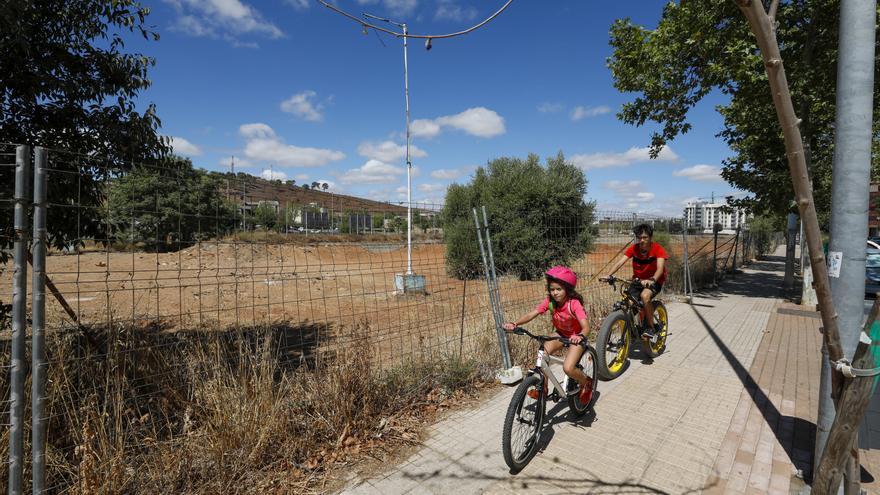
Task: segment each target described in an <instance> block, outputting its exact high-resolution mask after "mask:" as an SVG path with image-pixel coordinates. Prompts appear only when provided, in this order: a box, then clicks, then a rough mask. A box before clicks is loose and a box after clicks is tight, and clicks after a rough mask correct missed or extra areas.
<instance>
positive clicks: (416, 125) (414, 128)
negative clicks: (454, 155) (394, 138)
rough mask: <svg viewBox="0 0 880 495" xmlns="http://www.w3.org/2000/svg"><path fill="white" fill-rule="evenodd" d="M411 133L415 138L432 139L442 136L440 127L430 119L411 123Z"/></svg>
mask: <svg viewBox="0 0 880 495" xmlns="http://www.w3.org/2000/svg"><path fill="white" fill-rule="evenodd" d="M409 132H410V133H412V135H413V137H423V138H432V137H434V136H436V135H438V134H440V126H439V125H438V124H437V123H436V122H434V121H433V120H430V119H416V120H413V121H412V122H410V124H409Z"/></svg>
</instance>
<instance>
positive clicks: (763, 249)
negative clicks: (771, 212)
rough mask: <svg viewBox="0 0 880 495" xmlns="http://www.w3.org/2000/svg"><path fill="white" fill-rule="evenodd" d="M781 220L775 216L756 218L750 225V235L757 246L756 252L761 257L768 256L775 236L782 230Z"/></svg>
mask: <svg viewBox="0 0 880 495" xmlns="http://www.w3.org/2000/svg"><path fill="white" fill-rule="evenodd" d="M781 227H782V226H781V225H779V220H778V219H777V218H776V217H775V216H773V217H771V216H761V217H755V218H754V219H752V221H751V222H750V223H749V234H750V235H751V237H752V242H753V243H754V246H755V252H756V253H757V254H758V255H759V256H760V255H764V254H768V253H769V252H770V250H771V249H773V248H774V247H776V246H773V234H774V232H779V231H780V230H781Z"/></svg>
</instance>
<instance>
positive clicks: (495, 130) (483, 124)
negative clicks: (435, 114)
mask: <svg viewBox="0 0 880 495" xmlns="http://www.w3.org/2000/svg"><path fill="white" fill-rule="evenodd" d="M436 122H437V123H438V124H440V125H441V126H447V127H452V128H455V129H459V130H462V131H464V132H466V133H468V134H471V135H474V136H478V137H487V138H488V137H495V136H499V135H501V134H504V133H505V132H506V129H505V128H504V118H503V117H501V116H500V115H498V114H497V113H495V112H494V111H493V110H489V109H488V108H484V107H476V108H468V109H467V110H465V111H464V112H461V113H459V114H456V115H449V116H446V117H440V118H438V119H436Z"/></svg>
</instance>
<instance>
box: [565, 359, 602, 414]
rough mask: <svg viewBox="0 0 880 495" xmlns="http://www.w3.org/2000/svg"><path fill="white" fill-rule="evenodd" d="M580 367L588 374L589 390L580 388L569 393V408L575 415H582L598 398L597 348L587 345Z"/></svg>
mask: <svg viewBox="0 0 880 495" xmlns="http://www.w3.org/2000/svg"><path fill="white" fill-rule="evenodd" d="M578 368H579V369H580V370H581V371H582V372H583V373H584V374H585V375H587V385H586V388H587V391H586V392H583V391H582V390H580V389H578V393H576V394H573V395H569V396H568V408H569V409H570V410H571V413H572V414H574V415H575V416H582V415H583V414H584V413H585V412H587V411H588V410H589V409H590V408H591V407H592V406H593V402H595V400H596V385H597V381H596V379H597V378H598V377H597V376H596V368H597V365H596V350H595V349H593V348H592V347H589V346H588V347H587V349H586V350H585V351H584V355H583V356H581V360H580V362H579V363H578ZM569 380H571V378H569Z"/></svg>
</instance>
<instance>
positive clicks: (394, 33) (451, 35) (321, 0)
mask: <svg viewBox="0 0 880 495" xmlns="http://www.w3.org/2000/svg"><path fill="white" fill-rule="evenodd" d="M318 2H319V3H320V4H321V5H323V6H324V7H327V8H328V9H330V10H332V11H334V12H336V13H338V14H341V15H343V16H345V17H348V18H349V19H351V20H353V21H355V22H357V23H358V24H360V25H361V26H364V27H368V28H372V29H375V30H376V31H381V32H383V33H387V34H390V35H391V36H395V37H397V38H403V37H407V38H419V39H442V38H454V37H456V36H461V35H465V34H468V33H470V32H471V31H474V30H477V29H479V28H481V27H483V26H484V25H485V24H486V23H487V22H489V21H491V20H492V19H494V18H496V17H498V16H499V15H501V13H502V12H504V10H505V9H507V7H509V6H510V4H511V3H513V0H507V2H506V3H505V4H504V5H502V6H501V8H500V9H498V10H497V11H495V13H493V14H492V15H490V16H489V17H487V18H485V19H483V21H482V22H480V23H478V24H475V25H473V26H471V27H469V28H467V29H465V30H463V31H456V32H454V33H446V34H411V33H406V34H404V33H400V32H397V31H393V30H391V29H386V28H383V27H380V26H376V25H375V24H370V23H369V22H366V21H364V20H363V19H361V18H359V17H357V16H356V15H353V14H349V13H348V12H346V11H344V10H342V9H340V8H339V7H337V6H335V5H333V4H331V3H329V2H327V1H326V0H318ZM370 17H372V18H375V19H379V20H382V21H386V22H391V23H392V24H396V25H398V26H400V24H398V23H396V22H393V21H390V20H388V19H383V18H379V17H376V16H370Z"/></svg>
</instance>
